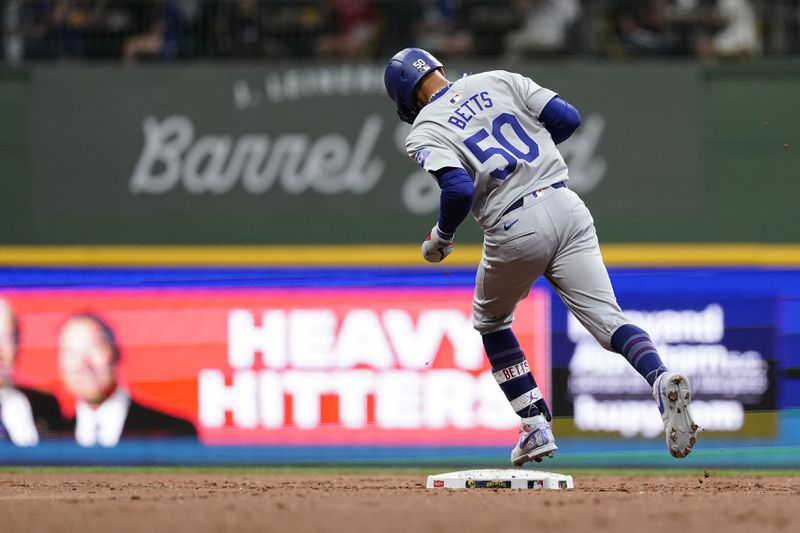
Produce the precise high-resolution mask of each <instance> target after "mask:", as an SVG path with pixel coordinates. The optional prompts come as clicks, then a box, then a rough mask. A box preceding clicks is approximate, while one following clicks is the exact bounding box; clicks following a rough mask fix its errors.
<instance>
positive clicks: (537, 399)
mask: <svg viewBox="0 0 800 533" xmlns="http://www.w3.org/2000/svg"><path fill="white" fill-rule="evenodd" d="M483 347H484V348H485V349H486V355H487V356H488V357H489V362H490V363H491V364H492V373H493V374H494V379H495V381H497V383H498V385H500V388H501V389H502V390H503V394H505V395H506V399H507V400H508V401H509V403H510V404H511V407H512V408H513V409H514V411H515V412H516V413H517V414H518V415H519V416H520V417H522V418H530V417H532V416H536V415H539V414H543V415H544V416H545V418H546V419H547V421H548V422H549V421H550V420H551V419H552V416H551V415H550V409H548V407H547V404H546V403H545V401H544V398H542V393H541V392H539V388H538V387H537V386H536V380H534V379H533V374H532V373H531V371H530V368H529V367H528V361H527V360H526V359H525V354H524V353H523V352H522V348H521V347H520V345H519V342H518V341H517V337H516V336H515V335H514V332H513V331H511V330H510V329H504V330H502V331H495V332H493V333H488V334H486V335H483Z"/></svg>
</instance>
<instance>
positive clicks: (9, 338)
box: [0, 298, 67, 446]
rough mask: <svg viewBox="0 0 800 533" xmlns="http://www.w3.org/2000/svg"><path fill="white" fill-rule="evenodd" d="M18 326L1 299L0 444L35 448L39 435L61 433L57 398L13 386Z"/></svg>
mask: <svg viewBox="0 0 800 533" xmlns="http://www.w3.org/2000/svg"><path fill="white" fill-rule="evenodd" d="M19 342H20V327H19V321H18V319H17V315H16V314H15V313H14V310H13V309H12V308H11V305H10V304H9V303H8V302H7V301H6V300H4V299H2V298H0V441H3V440H10V441H11V442H12V443H14V444H16V445H17V446H35V445H36V444H38V443H39V437H40V436H47V435H48V434H50V433H57V432H60V431H64V430H66V428H67V423H66V421H65V420H64V418H63V416H62V415H61V409H60V407H59V405H58V401H57V400H56V398H55V397H54V396H52V395H50V394H47V393H44V392H41V391H37V390H34V389H30V388H27V387H22V386H20V385H18V384H15V383H14V370H15V367H16V363H17V353H18V352H19Z"/></svg>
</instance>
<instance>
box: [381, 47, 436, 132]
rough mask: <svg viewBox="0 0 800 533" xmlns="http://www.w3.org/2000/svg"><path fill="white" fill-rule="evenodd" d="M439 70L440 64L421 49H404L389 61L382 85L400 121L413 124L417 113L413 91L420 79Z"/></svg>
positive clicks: (417, 107) (417, 108)
mask: <svg viewBox="0 0 800 533" xmlns="http://www.w3.org/2000/svg"><path fill="white" fill-rule="evenodd" d="M440 68H442V64H441V62H439V60H438V59H436V58H435V57H433V56H432V55H431V54H429V53H428V52H426V51H425V50H423V49H421V48H405V49H403V50H400V51H399V52H397V53H396V54H395V55H394V56H393V57H392V58H391V59H390V60H389V64H388V65H386V70H385V71H384V73H383V84H384V85H386V92H387V93H389V97H390V98H391V99H392V100H394V103H395V104H397V114H398V115H399V116H400V120H402V121H404V122H408V123H409V124H413V123H414V119H415V118H417V113H419V106H418V105H417V99H416V98H414V90H415V89H416V88H417V86H418V85H419V84H420V82H421V81H422V78H424V77H425V76H427V75H428V74H431V73H433V72H435V71H436V69H440Z"/></svg>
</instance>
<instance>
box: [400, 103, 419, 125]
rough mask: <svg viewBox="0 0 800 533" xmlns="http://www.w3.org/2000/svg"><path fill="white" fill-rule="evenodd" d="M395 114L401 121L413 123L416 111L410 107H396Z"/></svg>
mask: <svg viewBox="0 0 800 533" xmlns="http://www.w3.org/2000/svg"><path fill="white" fill-rule="evenodd" d="M397 116H398V117H400V120H402V121H403V122H408V123H409V124H413V123H414V119H416V118H417V112H416V111H414V110H411V109H400V108H399V107H398V108H397Z"/></svg>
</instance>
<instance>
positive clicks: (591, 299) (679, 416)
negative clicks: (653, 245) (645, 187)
mask: <svg viewBox="0 0 800 533" xmlns="http://www.w3.org/2000/svg"><path fill="white" fill-rule="evenodd" d="M556 198H558V202H557V201H554V202H550V203H548V204H546V208H547V209H548V210H549V211H550V212H551V216H553V218H554V219H555V220H561V221H563V224H564V232H565V234H567V235H568V238H567V239H565V242H566V243H568V244H566V245H564V246H562V247H561V248H560V249H559V250H558V252H557V253H556V254H555V257H554V258H553V261H552V263H551V265H550V266H549V268H548V270H547V272H546V274H545V276H546V277H547V279H548V280H549V281H550V283H551V285H552V286H553V288H554V289H555V290H556V292H557V293H558V295H559V296H560V297H561V299H562V300H563V301H564V303H565V304H566V305H567V306H568V307H569V308H570V310H571V311H572V313H573V314H574V315H575V317H576V318H577V319H578V321H580V322H581V324H583V325H584V327H586V329H587V330H588V331H589V332H590V333H591V334H592V335H593V336H594V338H595V339H597V341H598V342H599V343H600V344H601V345H602V346H603V347H604V348H606V349H608V350H612V351H615V352H617V353H619V354H621V355H623V356H624V357H625V359H626V360H627V361H628V362H629V363H630V365H631V366H632V367H633V368H634V369H635V370H636V371H637V372H639V374H641V375H642V377H644V378H645V379H646V380H647V382H648V383H649V384H650V386H651V387H652V391H653V397H654V398H655V399H656V401H657V403H658V407H659V410H660V411H661V417H662V421H663V422H664V430H665V434H666V442H667V449H668V450H669V451H670V453H671V454H672V455H673V456H675V457H679V458H680V457H685V456H686V455H688V454H689V453H690V452H691V449H692V447H693V446H694V444H695V442H696V433H697V429H698V427H697V425H696V424H695V423H694V420H693V418H692V414H691V410H690V408H689V402H690V401H691V391H690V388H689V382H688V380H687V379H686V377H685V376H682V375H680V374H676V373H673V372H669V371H668V370H667V368H666V367H665V366H664V364H663V362H662V361H661V357H660V356H659V354H658V351H657V350H656V347H655V345H654V344H653V342H652V340H651V339H650V336H649V335H648V334H647V333H646V332H645V331H644V330H642V329H641V328H639V327H637V326H635V325H633V324H632V323H631V321H630V319H629V318H628V317H627V316H626V315H625V314H624V313H623V312H622V310H621V309H620V307H619V304H618V303H617V299H616V296H615V295H614V290H613V288H612V286H611V281H610V279H609V277H608V271H607V270H606V267H605V264H604V263H603V258H602V256H601V254H600V246H599V244H598V242H597V235H596V232H595V228H594V222H593V220H592V217H591V214H590V213H589V210H588V209H587V208H586V206H585V205H583V202H582V201H581V200H580V199H579V198H578V197H577V195H575V194H574V193H573V192H572V191H569V190H567V189H562V190H560V191H559V194H558V196H557V197H554V200H556ZM559 202H560V203H561V205H559Z"/></svg>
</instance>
